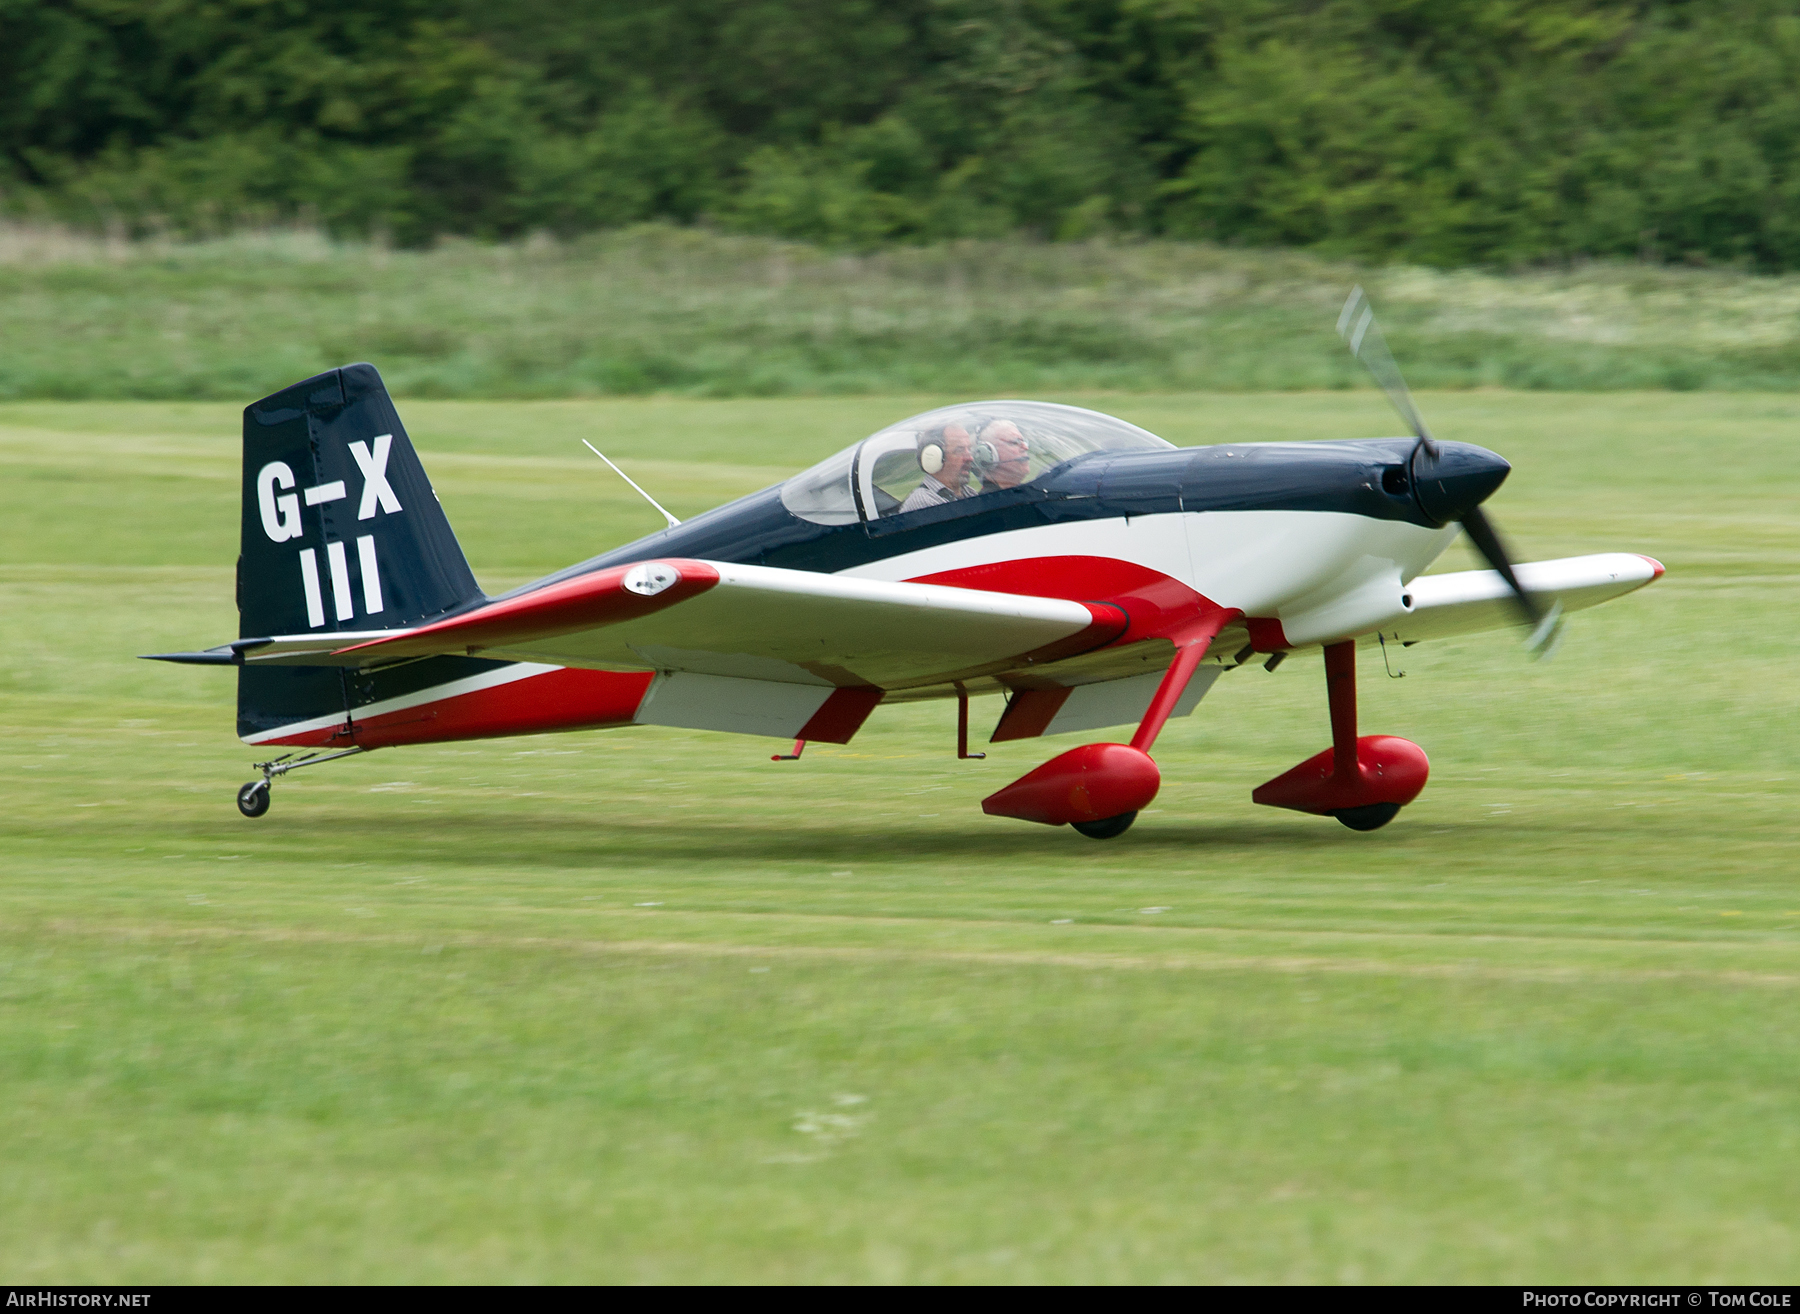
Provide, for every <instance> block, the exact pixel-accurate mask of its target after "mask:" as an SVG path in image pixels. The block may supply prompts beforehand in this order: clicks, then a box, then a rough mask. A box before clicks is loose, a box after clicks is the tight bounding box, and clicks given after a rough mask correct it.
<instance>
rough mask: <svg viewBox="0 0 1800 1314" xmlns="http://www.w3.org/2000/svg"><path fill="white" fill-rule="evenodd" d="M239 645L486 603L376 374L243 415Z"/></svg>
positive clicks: (343, 376) (306, 388) (326, 383)
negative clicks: (480, 601) (274, 636)
mask: <svg viewBox="0 0 1800 1314" xmlns="http://www.w3.org/2000/svg"><path fill="white" fill-rule="evenodd" d="M243 507H244V521H243V537H242V539H241V543H242V547H241V554H242V555H240V556H239V558H238V617H239V620H238V635H239V637H240V638H246V639H248V638H261V637H264V636H266V635H271V634H305V633H307V632H308V631H311V630H387V629H396V628H398V627H401V626H405V625H410V624H413V623H415V622H417V621H419V620H422V619H424V618H426V617H429V616H437V615H441V614H442V613H444V612H446V611H449V610H451V609H452V608H454V607H457V606H459V605H461V604H463V603H466V602H470V601H473V600H475V599H478V598H480V597H481V596H482V594H481V590H480V589H479V588H478V587H477V586H476V584H475V576H474V575H473V574H472V573H471V572H470V570H469V563H468V562H467V561H465V560H464V559H463V554H462V549H461V548H460V547H458V546H457V543H456V535H454V534H452V533H451V532H450V522H449V521H448V520H446V519H445V518H444V509H443V508H442V507H441V506H439V505H438V500H437V496H436V494H434V493H433V492H432V491H431V481H430V480H429V479H427V478H426V477H425V470H424V467H423V466H421V465H420V464H419V458H418V455H417V454H416V453H415V452H414V451H413V447H412V443H411V442H410V441H408V439H407V437H406V430H405V429H404V428H402V427H401V424H400V417H399V415H398V414H396V413H395V411H394V403H393V402H392V401H391V400H389V398H388V395H387V389H386V388H385V387H383V386H382V383H381V375H379V374H377V373H376V372H375V367H374V366H373V365H346V366H344V367H343V368H342V369H336V370H332V371H331V372H330V373H328V374H320V375H318V376H316V377H315V378H311V379H307V380H306V381H305V382H304V383H296V384H295V385H294V386H293V387H291V388H286V389H283V390H282V391H281V392H278V393H276V394H274V395H273V396H271V397H265V398H263V399H262V400H261V401H259V402H255V403H253V404H252V405H250V406H248V407H246V408H245V410H244V501H243Z"/></svg>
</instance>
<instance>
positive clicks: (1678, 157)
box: [0, 0, 1800, 268]
mask: <svg viewBox="0 0 1800 1314" xmlns="http://www.w3.org/2000/svg"><path fill="white" fill-rule="evenodd" d="M0 189H3V190H4V194H5V202H6V205H7V207H8V208H9V209H11V210H12V211H13V212H14V213H27V214H30V213H36V214H43V215H52V216H57V217H62V218H66V219H72V220H74V221H77V222H81V223H87V224H123V225H125V226H127V227H129V228H143V227H148V226H157V225H167V226H172V227H175V228H177V229H180V230H184V231H188V230H192V231H205V230H207V229H209V228H215V227H221V226H227V225H232V224H239V223H243V222H247V221H248V222H255V221H266V220H292V219H301V220H307V219H310V220H315V221H317V222H320V223H322V224H324V225H326V226H327V227H329V228H331V229H333V230H334V231H340V232H380V233H385V234H388V235H390V236H392V237H393V238H394V239H396V240H398V241H401V242H404V243H414V242H421V241H425V240H428V239H430V238H431V237H432V236H434V235H436V234H439V233H465V234H470V235H474V236H480V237H504V236H509V235H513V234H519V233H523V232H527V231H531V230H534V229H540V228H543V229H549V230H552V231H556V232H561V233H573V232H578V231H584V230H588V229H593V228H599V227H608V226H613V225H618V224H622V223H629V222H635V221H641V220H646V219H664V220H669V221H673V222H677V223H687V222H692V221H695V220H701V219H704V220H705V221H706V222H709V223H711V224H713V225H715V226H718V227H724V228H737V229H742V230H745V231H752V232H764V233H773V234H779V235H784V236H790V237H797V238H804V239H808V240H814V241H820V242H825V243H831V244H842V245H847V246H852V247H867V246H873V245H878V244H883V243H889V242H895V241H901V242H907V241H934V240H941V239H948V238H957V237H970V236H993V235H997V234H1003V233H1009V232H1016V231H1024V232H1028V233H1031V234H1035V235H1037V236H1040V237H1044V238H1051V239H1055V238H1079V237H1086V236H1090V235H1094V234H1097V233H1103V232H1109V231H1110V232H1120V233H1145V234H1169V235H1175V236H1188V237H1202V238H1207V239H1211V240H1215V241H1221V242H1231V243H1238V242H1241V243H1248V244H1259V245H1260V244H1291V245H1301V246H1308V247H1315V248H1319V249H1321V250H1324V251H1327V252H1330V253H1333V254H1347V255H1354V256H1358V257H1362V258H1375V259H1386V258H1398V259H1405V260H1410V261H1418V262H1424V263H1431V264H1443V265H1452V264H1462V263H1469V262H1500V263H1512V262H1519V261H1534V260H1541V259H1562V258H1569V257H1578V256H1612V255H1646V254H1647V255H1652V256H1655V257H1659V258H1668V259H1683V258H1702V259H1706V260H1716V261H1731V262H1738V263H1744V264H1747V265H1750V266H1752V267H1758V268H1792V267H1794V266H1795V265H1797V264H1800V3H1795V0H1713V2H1712V3H1708V4H1698V3H1691V2H1689V0H1631V2H1621V0H1286V2H1281V0H1010V2H1004V0H1003V2H999V3H996V2H995V0H980V2H978V0H640V2H638V3H632V4H620V3H618V2H617V0H561V2H559V3H552V2H551V0H517V2H516V3H512V4H508V5H505V6H494V5H482V4H477V3H474V0H452V2H451V3H444V2H443V0H439V2H438V3H432V4H426V3H423V0H358V2H357V3H354V4H352V3H349V2H348V0H0Z"/></svg>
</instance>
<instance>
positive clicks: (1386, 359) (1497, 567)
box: [1337, 286, 1562, 658]
mask: <svg viewBox="0 0 1800 1314" xmlns="http://www.w3.org/2000/svg"><path fill="white" fill-rule="evenodd" d="M1337 330H1338V336H1339V337H1341V338H1343V339H1344V341H1345V342H1346V343H1348V344H1349V347H1350V354H1351V355H1353V356H1355V357H1356V358H1357V359H1358V360H1360V361H1361V362H1362V363H1363V365H1364V367H1365V368H1367V369H1368V371H1369V373H1370V374H1371V375H1373V376H1374V379H1375V382H1376V383H1378V384H1380V385H1381V390H1382V391H1383V392H1385V393H1386V394H1387V399H1388V401H1389V402H1391V403H1392V404H1393V407H1394V409H1395V410H1396V411H1397V412H1399V415H1400V418H1401V419H1402V420H1404V421H1405V422H1406V426H1407V428H1409V429H1411V430H1412V434H1413V437H1414V438H1415V439H1416V440H1417V441H1416V442H1414V444H1413V449H1412V454H1411V455H1410V456H1409V457H1408V458H1407V462H1406V468H1407V476H1408V478H1409V479H1410V480H1411V483H1412V487H1413V489H1414V490H1415V497H1417V496H1418V491H1417V490H1419V489H1420V488H1421V487H1422V486H1423V485H1425V484H1426V482H1427V481H1428V480H1429V479H1430V477H1431V471H1432V469H1433V467H1435V466H1436V465H1437V463H1438V460H1439V457H1440V454H1441V450H1442V449H1440V448H1439V446H1438V443H1437V439H1435V438H1433V437H1432V434H1431V430H1430V429H1429V428H1427V427H1426V425H1425V417H1424V416H1422V415H1420V414H1419V408H1418V406H1417V405H1416V404H1415V403H1414V402H1413V396H1412V390H1411V389H1409V388H1408V387H1407V386H1406V380H1405V379H1404V378H1402V377H1401V375H1400V367H1399V366H1398V365H1396V364H1395V363H1394V353H1393V352H1391V351H1389V350H1388V345H1387V338H1386V337H1385V336H1383V334H1382V332H1381V325H1379V324H1377V323H1376V322H1375V307H1374V306H1373V305H1371V304H1370V302H1369V297H1368V294H1367V293H1366V292H1364V291H1363V290H1362V288H1361V286H1357V287H1355V288H1353V289H1351V292H1350V296H1349V297H1348V298H1347V299H1346V300H1345V302H1344V310H1343V313H1342V314H1340V315H1339V316H1338V322H1337ZM1421 505H1423V503H1422V501H1421ZM1427 514H1430V513H1429V510H1427ZM1458 522H1459V523H1460V524H1461V525H1462V529H1463V533H1465V534H1467V535H1468V536H1469V541H1470V542H1471V543H1473V544H1474V545H1475V550H1476V551H1477V552H1479V553H1481V556H1482V559H1483V560H1485V561H1486V562H1487V563H1488V565H1489V566H1491V567H1492V568H1493V569H1494V571H1495V572H1496V573H1497V574H1498V575H1499V576H1500V578H1501V579H1503V580H1505V581H1506V584H1507V587H1508V588H1510V589H1511V590H1512V593H1513V599H1514V601H1515V602H1516V603H1517V605H1518V608H1519V611H1520V614H1521V615H1522V616H1523V617H1524V618H1525V619H1526V620H1527V621H1528V622H1529V623H1530V624H1531V626H1532V631H1531V636H1530V637H1529V638H1528V639H1527V640H1526V641H1525V643H1526V647H1528V648H1529V649H1531V651H1532V654H1533V655H1534V656H1536V657H1539V658H1543V657H1548V656H1549V655H1550V654H1551V653H1552V652H1553V651H1555V649H1556V645H1557V642H1558V641H1559V640H1560V639H1561V638H1562V604H1561V603H1560V602H1557V603H1553V604H1552V605H1551V606H1550V607H1549V609H1548V610H1546V609H1545V608H1544V607H1542V606H1540V605H1539V604H1538V601H1537V599H1536V598H1534V597H1532V596H1531V594H1529V593H1527V592H1526V591H1525V588H1524V586H1523V585H1522V584H1520V583H1519V576H1518V574H1517V572H1516V571H1514V570H1513V564H1512V557H1511V555H1510V554H1509V553H1508V552H1507V550H1506V545H1505V544H1504V543H1502V542H1501V540H1500V533H1499V531H1498V530H1496V529H1495V528H1494V524H1493V522H1492V521H1491V520H1489V519H1488V517H1487V513H1486V512H1484V511H1483V510H1482V509H1481V507H1480V505H1479V504H1478V505H1475V506H1470V507H1467V508H1466V509H1464V510H1463V512H1462V514H1461V516H1460V517H1458Z"/></svg>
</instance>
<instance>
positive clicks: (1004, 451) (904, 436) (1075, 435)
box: [781, 401, 1173, 525]
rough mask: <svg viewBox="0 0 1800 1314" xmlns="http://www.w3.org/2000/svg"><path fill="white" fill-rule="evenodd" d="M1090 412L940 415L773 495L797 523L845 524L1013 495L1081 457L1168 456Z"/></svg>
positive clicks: (1019, 407) (905, 424) (889, 434)
mask: <svg viewBox="0 0 1800 1314" xmlns="http://www.w3.org/2000/svg"><path fill="white" fill-rule="evenodd" d="M1171 447H1173V444H1172V443H1167V442H1164V441H1163V440H1162V439H1161V438H1158V437H1157V436H1156V435H1155V434H1153V433H1150V432H1148V431H1146V430H1144V429H1140V428H1138V427H1137V426H1136V425H1134V424H1127V423H1126V422H1125V421H1123V420H1119V419H1115V418H1114V417H1112V416H1110V415H1102V414H1101V413H1100V412H1099V411H1088V410H1083V409H1081V408H1080V407H1078V406H1059V405H1056V404H1055V403H1053V402H1029V401H992V402H971V403H968V404H966V405H961V406H945V407H942V408H941V409H939V410H935V411H927V412H925V413H924V414H923V415H915V416H913V417H911V418H910V419H906V420H902V421H900V423H898V424H895V425H890V426H889V427H888V428H886V429H883V430H881V431H880V432H879V433H875V434H872V435H870V436H869V437H868V438H865V439H863V441H862V442H860V443H858V444H856V445H855V446H854V447H849V448H846V449H845V450H843V451H841V452H839V453H838V454H837V455H835V456H833V457H831V458H830V459H829V460H826V461H821V462H820V463H819V464H818V465H815V466H814V467H813V468H812V469H810V470H807V471H805V472H803V473H801V474H797V475H795V476H794V477H793V478H792V479H790V480H788V482H787V483H786V484H784V485H783V486H782V490H781V501H782V504H783V505H784V506H786V507H787V509H788V510H789V511H792V512H793V513H794V514H795V515H797V516H799V517H800V518H801V519H803V520H811V521H814V522H816V523H818V524H825V525H845V524H852V523H854V522H855V521H856V520H858V519H863V520H877V519H882V518H885V517H889V516H898V515H905V514H908V513H910V512H913V511H921V510H925V509H927V508H930V507H935V506H944V505H948V504H950V503H955V502H965V501H972V500H973V499H976V498H979V497H981V496H983V495H985V494H989V493H995V492H1000V491H1003V490H1005V489H1008V488H1016V487H1018V486H1020V485H1021V484H1025V483H1029V482H1030V481H1031V480H1033V479H1036V478H1038V477H1039V476H1041V475H1043V474H1044V473H1045V472H1046V471H1049V470H1051V469H1054V468H1055V467H1056V466H1059V465H1061V464H1062V463H1063V462H1065V461H1068V460H1071V459H1073V458H1075V457H1077V456H1083V455H1086V454H1087V453H1089V452H1116V451H1142V450H1146V449H1155V448H1161V449H1168V448H1171Z"/></svg>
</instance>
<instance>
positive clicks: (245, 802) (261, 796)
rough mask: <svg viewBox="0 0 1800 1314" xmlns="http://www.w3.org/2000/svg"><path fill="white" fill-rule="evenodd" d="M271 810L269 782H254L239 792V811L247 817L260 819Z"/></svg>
mask: <svg viewBox="0 0 1800 1314" xmlns="http://www.w3.org/2000/svg"><path fill="white" fill-rule="evenodd" d="M268 810H269V782H268V781H266V780H252V781H251V782H250V783H249V784H247V785H245V786H244V787H243V788H242V789H240V790H238V811H239V812H242V813H243V814H244V815H245V816H246V817H260V816H262V814H263V813H265V812H267V811H268Z"/></svg>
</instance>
